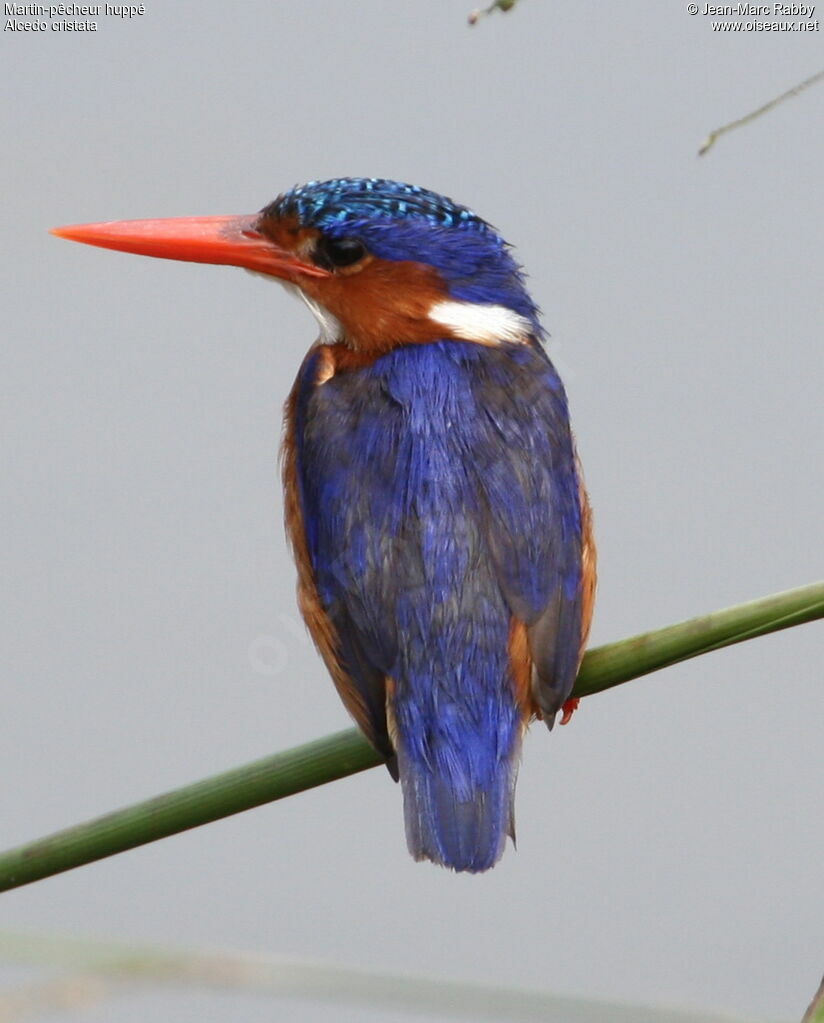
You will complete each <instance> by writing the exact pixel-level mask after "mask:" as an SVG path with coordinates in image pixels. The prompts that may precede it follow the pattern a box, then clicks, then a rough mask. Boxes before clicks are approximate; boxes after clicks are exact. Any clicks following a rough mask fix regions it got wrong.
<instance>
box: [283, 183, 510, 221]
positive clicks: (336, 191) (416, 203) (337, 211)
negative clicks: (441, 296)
mask: <svg viewBox="0 0 824 1023" xmlns="http://www.w3.org/2000/svg"><path fill="white" fill-rule="evenodd" d="M264 212H265V213H267V214H269V215H270V216H284V215H285V214H293V215H295V216H297V218H298V219H299V220H300V222H301V223H302V224H305V225H307V226H312V227H317V228H320V230H327V229H330V228H334V227H335V225H337V224H339V223H341V222H342V221H351V220H356V219H360V218H362V217H373V216H375V214H376V213H377V214H381V213H384V214H386V215H387V216H388V217H391V218H396V219H398V220H400V219H404V220H405V219H406V218H418V219H424V220H427V221H428V222H429V223H430V224H433V225H438V226H442V227H461V228H466V229H467V230H470V231H477V232H481V233H485V232H488V231H489V232H492V231H493V228H491V227H490V225H489V224H487V222H486V221H485V220H481V218H480V217H478V216H477V215H476V214H474V213H473V212H472V210H469V209H467V208H466V207H465V206H459V205H458V204H457V203H455V202H453V201H452V200H451V199H447V198H446V197H445V196H442V195H438V193H437V192H431V191H429V189H426V188H420V187H419V186H418V185H406V184H404V183H403V182H400V181H388V180H387V179H385V178H332V180H331V181H309V182H307V184H305V185H299V186H298V187H296V188H293V189H291V190H290V191H288V192H284V193H283V194H282V195H279V196H278V197H277V199H275V201H274V202H273V203H271V204H270V205H269V206H267V207H266V209H265V210H264Z"/></svg>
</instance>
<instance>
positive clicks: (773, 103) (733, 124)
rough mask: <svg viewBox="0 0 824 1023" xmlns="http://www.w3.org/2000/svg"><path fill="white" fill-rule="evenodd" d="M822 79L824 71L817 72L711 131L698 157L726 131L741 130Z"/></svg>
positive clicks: (708, 149) (706, 151)
mask: <svg viewBox="0 0 824 1023" xmlns="http://www.w3.org/2000/svg"><path fill="white" fill-rule="evenodd" d="M822 79H824V71H819V72H818V73H817V74H814V75H813V76H812V77H811V78H805V79H804V81H803V82H799V83H798V85H794V86H793V87H792V89H787V91H786V92H782V93H781V95H780V96H776V97H775V98H774V99H771V100H770V101H769V102H768V103H765V104H764V105H763V106H762V107H759V108H758V109H757V110H752V111H751V112H750V113H749V114H745V115H744V116H743V117H739V118H738V119H737V120H735V121H730V122H729V124H724V125H722V126H721V127H720V128H716V129H715V130H714V131H711V132H710V133H709V135H707V137H706V138H705V139H704V141H703V142H702V143H701V148H700V149H699V150H698V155H699V156H704V155H705V154H706V153H708V152H709V151H710V149H711V148H712V147H713V146H714V145H715V143H716V141H717V140H718V139H719V138H720V137H721V136H722V135H726V134H727V132H728V131H732V130H733V129H734V128H741V127H743V126H744V125H745V124H749V123H750V121H754V120H755V119H756V117H760V116H761V115H762V114H766V113H767V112H768V111H770V110H772V109H773V108H775V107H777V106H778V104H779V103H783V102H784V100H787V99H792V97H793V96H797V95H798V94H799V93H800V92H803V91H804V90H805V89H809V87H810V86H811V85H815V83H816V82H820V81H822Z"/></svg>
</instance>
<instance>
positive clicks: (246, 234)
mask: <svg viewBox="0 0 824 1023" xmlns="http://www.w3.org/2000/svg"><path fill="white" fill-rule="evenodd" d="M259 219H260V218H259V214H252V215H251V216H248V217H175V218H173V219H169V220H119V221H112V222H109V223H103V224H73V225H70V226H69V227H53V228H52V230H51V233H52V234H56V235H57V236H58V237H59V238H68V239H70V240H71V241H73V242H83V243H84V244H86V245H98V246H100V247H101V248H103V249H118V250H119V251H120V252H135V253H137V254H138V255H141V256H157V257H159V258H160V259H182V260H186V261H187V262H190V263H219V264H222V265H227V266H241V267H243V268H244V269H246V270H257V271H259V272H260V273H265V274H271V275H272V276H273V277H281V278H284V279H285V280H290V281H297V280H299V279H300V277H328V276H329V273H328V272H327V271H326V270H323V269H321V268H320V267H318V266H314V265H313V264H312V263H305V262H304V261H303V260H301V259H299V258H298V257H297V256H296V255H295V254H294V253H293V252H287V251H286V250H285V249H282V248H280V247H279V246H277V245H275V243H274V242H273V241H271V240H270V239H269V238H267V237H266V236H265V235H263V234H261V233H260V232H259V231H258V230H257V223H258V221H259Z"/></svg>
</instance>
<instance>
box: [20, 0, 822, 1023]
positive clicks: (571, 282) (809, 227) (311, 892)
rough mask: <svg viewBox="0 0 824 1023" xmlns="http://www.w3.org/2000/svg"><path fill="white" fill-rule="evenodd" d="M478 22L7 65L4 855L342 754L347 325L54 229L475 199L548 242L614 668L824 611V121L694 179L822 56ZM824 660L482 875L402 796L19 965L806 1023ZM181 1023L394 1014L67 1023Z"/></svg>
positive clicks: (88, 917) (757, 661) (39, 913)
mask: <svg viewBox="0 0 824 1023" xmlns="http://www.w3.org/2000/svg"><path fill="white" fill-rule="evenodd" d="M471 3H472V0H448V2H435V0H414V2H408V3H401V2H388V0H361V2H359V3H330V2H329V0H325V2H321V0H302V2H300V3H298V2H295V3H287V2H285V0H277V2H272V0H265V2H257V0H248V2H245V3H242V4H237V5H230V4H218V3H204V2H201V3H194V2H191V3H186V2H178V3H171V2H166V3H161V2H159V0H154V2H152V0H150V2H149V3H148V4H147V13H146V14H145V15H144V16H143V17H141V18H136V19H134V20H133V21H131V22H130V23H121V22H119V21H118V20H117V19H114V18H109V19H101V22H100V29H99V31H98V32H97V33H96V34H94V35H91V34H89V35H86V34H84V35H81V34H76V35H68V34H63V33H60V34H58V33H56V32H51V31H50V32H47V33H46V34H43V35H12V34H9V33H4V34H2V37H1V41H0V46H2V94H3V111H2V114H3V128H2V137H3V139H4V146H3V155H4V164H5V166H4V172H3V197H2V229H3V243H2V246H1V248H2V260H3V267H2V279H3V282H4V287H3V291H4V299H3V321H4V344H3V355H2V367H1V368H0V386H1V387H2V390H3V392H4V395H3V423H2V456H3V469H2V481H3V482H2V486H3V501H2V509H3V521H2V526H1V527H0V543H2V555H3V561H4V585H3V600H4V605H5V607H4V610H3V613H2V629H3V651H4V661H5V671H4V679H5V687H4V697H3V711H2V716H0V777H2V778H3V783H2V795H0V845H2V846H3V847H6V846H9V845H12V844H16V843H18V842H22V841H25V840H28V839H31V838H34V837H37V836H39V835H40V834H42V833H46V832H48V831H52V830H54V829H56V828H58V827H63V826H66V825H69V824H72V823H75V822H77V821H79V820H82V819H85V818H88V817H90V816H94V815H96V814H98V813H101V812H103V811H106V810H109V809H113V808H115V807H117V806H121V805H124V804H127V803H129V802H131V801H134V800H137V799H140V798H143V797H146V796H149V795H152V794H154V793H156V792H159V791H163V790H165V789H168V788H171V787H174V786H177V785H180V784H183V783H185V782H188V781H192V780H195V779H198V778H200V777H202V776H205V775H208V774H210V773H213V772H216V771H219V770H222V769H225V768H228V767H231V766H234V765H236V764H239V763H243V762H245V761H248V760H251V759H254V758H256V757H259V756H264V755H266V754H267V753H269V752H271V751H275V750H278V749H280V748H284V747H288V746H291V745H294V744H296V743H299V742H302V741H304V740H308V739H312V738H315V737H317V736H321V735H324V734H326V733H328V732H331V731H334V730H337V729H339V728H341V727H345V726H346V725H347V723H348V719H347V718H346V716H345V712H344V711H343V709H342V707H341V706H340V704H339V702H338V700H337V697H336V695H335V693H334V690H333V688H332V685H331V683H330V682H329V680H328V678H327V677H326V673H325V670H324V668H323V667H322V664H321V662H320V660H319V658H318V657H317V655H316V654H315V653H314V651H313V649H312V647H311V644H310V643H309V641H308V640H307V639H306V638H305V636H304V633H303V629H302V625H300V623H299V619H298V617H297V615H296V612H295V604H294V573H293V569H292V565H291V560H290V557H289V554H288V551H287V548H286V544H285V540H284V537H283V530H282V525H281V497H280V484H279V479H278V474H277V470H276V460H275V456H276V451H277V445H278V437H279V429H280V415H281V405H282V402H283V400H284V398H285V396H286V394H287V391H288V388H289V386H290V384H291V381H292V378H293V376H294V373H295V371H296V368H297V366H298V363H299V361H300V359H301V356H302V354H303V352H304V351H305V349H306V348H307V347H308V345H309V344H310V343H311V341H312V340H313V338H314V336H315V326H314V323H313V322H312V320H311V319H310V317H309V315H308V313H307V312H306V311H305V310H304V309H303V308H302V307H301V306H300V305H299V304H298V303H296V302H294V301H293V300H292V299H290V298H289V297H288V296H286V295H285V294H283V293H281V292H280V291H279V290H278V289H276V288H270V287H267V286H266V285H265V284H264V283H262V282H261V281H260V280H259V279H255V278H252V277H250V276H248V275H245V274H243V273H240V272H237V271H232V270H228V269H225V268H213V267H202V266H189V265H184V264H173V263H168V262H161V261H154V260H148V259H138V258H136V257H127V256H123V255H119V254H114V253H106V252H103V251H96V250H93V249H88V248H83V247H80V246H72V245H69V244H68V243H66V242H62V241H59V240H57V239H55V238H52V237H50V236H49V235H48V234H47V233H46V229H47V228H48V227H50V226H53V225H56V224H65V223H76V222H82V221H90V220H107V219H118V218H132V217H147V216H173V215H193V214H206V213H246V212H252V211H254V210H255V209H258V208H259V207H260V206H262V205H263V204H264V203H266V202H267V201H269V200H270V199H272V198H273V197H274V196H275V195H276V194H277V193H278V192H279V191H281V190H283V189H285V188H288V187H290V186H291V185H293V184H295V183H298V182H302V181H305V180H308V179H310V178H324V177H330V176H335V175H344V174H349V175H381V176H388V177H397V178H400V179H402V180H408V181H412V182H416V183H419V184H423V185H426V186H428V187H431V188H435V189H437V190H439V191H442V192H444V193H446V194H448V195H451V196H453V197H455V198H456V199H459V200H461V201H463V202H465V203H467V204H469V205H471V206H472V207H474V208H475V209H476V210H477V211H478V212H479V213H481V214H482V215H483V216H485V217H486V218H487V219H489V220H491V221H492V222H493V223H495V224H496V225H497V226H498V227H499V228H500V230H501V232H502V233H503V234H504V236H505V237H506V238H508V239H509V240H510V241H511V242H512V243H513V244H514V245H515V246H516V248H517V252H518V255H519V257H520V259H521V260H522V261H523V263H524V264H525V265H526V267H527V268H528V270H529V273H530V277H531V285H532V289H533V291H534V294H535V297H536V299H537V300H538V302H539V303H540V304H541V306H542V308H543V310H544V319H545V323H546V325H547V327H548V329H549V331H550V332H551V335H552V339H551V353H552V355H553V358H554V359H555V361H556V363H557V364H558V366H559V368H560V369H561V371H562V373H563V375H564V378H565V381H566V384H567V388H568V391H569V394H570V400H571V405H572V411H573V417H574V424H575V428H576V432H577V436H578V442H579V447H580V451H581V455H582V458H583V461H584V465H585V469H586V474H587V480H588V483H589V486H590V490H591V494H592V498H593V502H594V506H595V512H596V516H597V536H598V540H599V547H600V569H601V584H600V593H599V601H598V606H597V611H596V617H595V626H594V632H593V641H594V642H595V643H601V642H606V641H609V640H614V639H618V638H621V637H623V636H625V635H629V634H631V633H633V632H637V631H642V630H645V629H648V628H652V627H656V626H659V625H665V624H669V623H670V622H673V621H677V620H679V619H682V618H685V617H689V616H691V615H694V614H699V613H702V612H705V611H709V610H712V609H715V608H718V607H722V606H725V605H728V604H732V603H736V602H739V601H742V600H747V599H751V598H754V597H758V596H761V595H764V594H767V593H770V592H773V591H776V590H781V589H785V588H788V587H791V586H795V585H800V584H802V583H805V582H809V581H812V580H813V579H815V578H817V577H819V576H820V575H821V574H822V572H821V568H822V564H821V562H822V558H821V542H820V532H821V519H822V484H821V465H822V456H823V455H824V451H823V450H822V433H823V431H822V427H824V406H823V405H822V401H821V393H822V384H823V383H824V361H822V351H823V350H824V349H822V343H821V325H822V314H824V273H823V272H822V237H824V213H823V212H822V204H821V192H822V186H821V174H822V171H821V168H822V165H824V133H822V123H823V122H824V86H820V87H818V88H817V89H813V90H811V91H809V92H808V93H806V94H805V95H803V96H802V97H800V98H798V99H796V100H793V101H792V102H791V103H788V104H786V105H784V106H783V107H781V108H780V109H779V110H777V111H776V112H775V113H773V114H772V115H770V116H768V117H766V118H764V119H762V120H761V121H759V122H757V123H756V124H754V125H752V126H750V127H748V128H746V129H743V130H741V131H740V132H737V133H735V134H732V135H730V136H728V137H727V138H724V139H722V140H721V141H720V142H719V143H718V145H717V147H716V149H715V150H714V151H713V152H712V153H711V154H710V155H709V156H708V157H706V158H704V159H703V160H698V159H697V158H696V155H695V153H696V149H697V147H698V145H699V143H700V141H701V140H702V138H703V137H704V136H705V135H706V134H707V132H708V131H709V129H711V128H713V127H716V126H717V125H718V124H720V123H722V122H723V121H726V120H729V119H731V118H733V117H736V116H740V115H741V114H743V113H745V112H746V111H748V110H750V109H752V108H753V107H754V106H756V105H758V104H759V103H761V102H763V101H765V100H766V99H768V98H769V97H771V96H772V95H774V94H776V93H777V92H780V91H781V90H783V89H785V88H787V87H789V86H790V85H792V84H794V83H795V82H797V81H799V80H800V79H802V78H804V77H806V76H808V75H810V74H812V73H814V72H815V71H817V70H818V69H819V68H820V66H821V65H822V63H824V32H819V33H812V34H789V33H781V34H775V33H771V32H770V33H768V32H761V33H758V34H755V33H748V34H719V33H716V32H713V31H712V27H711V21H712V19H711V18H709V17H704V16H701V15H699V16H696V17H690V16H689V15H688V14H687V11H686V4H684V3H681V2H677V3H673V2H667V3H661V2H660V0H656V2H652V0H650V2H643V3H642V2H626V3H621V4H607V3H604V2H577V3H574V4H573V3H550V2H539V0H533V2H524V3H523V4H522V5H521V6H520V7H519V8H518V9H517V10H516V11H515V12H513V13H512V14H509V15H507V16H506V17H503V16H496V17H494V18H490V19H489V20H487V21H486V22H485V23H483V24H482V25H480V26H479V27H477V28H475V29H473V30H470V29H469V28H467V27H466V25H465V16H466V13H467V11H468V9H469V7H470V6H471ZM817 13H818V14H821V15H824V11H821V12H817ZM762 20H763V19H762ZM821 641H822V631H821V628H820V626H817V625H813V626H806V627H803V628H801V629H796V630H791V631H789V632H786V633H783V634H781V635H778V636H774V637H771V638H767V639H762V640H758V641H756V642H753V643H750V644H745V645H742V646H739V647H736V648H733V649H731V650H727V651H724V652H721V653H719V654H716V655H713V656H710V657H706V658H702V659H700V660H696V661H693V662H691V663H687V664H684V665H681V666H680V667H677V668H674V669H671V670H669V671H667V672H665V673H663V674H658V675H654V676H650V677H648V678H647V679H644V680H640V681H637V682H634V683H631V684H629V685H626V686H622V687H620V688H618V689H617V690H614V691H612V692H610V693H608V694H605V695H602V696H598V697H594V698H592V699H590V700H588V701H586V702H585V703H584V705H583V706H582V708H581V710H580V711H579V713H578V715H577V716H576V718H575V721H574V723H573V724H572V726H570V727H569V728H566V729H561V730H557V731H556V732H555V733H553V735H552V736H551V737H550V736H549V735H548V734H547V733H546V731H545V729H543V728H540V727H539V728H535V729H533V732H532V733H531V735H530V736H529V738H528V741H527V742H526V747H525V752H524V760H523V767H522V771H521V777H520V785H519V793H518V823H519V848H518V850H517V852H515V851H513V850H512V849H511V848H510V849H509V850H508V851H507V853H506V855H505V857H504V859H503V861H502V862H501V864H500V865H499V866H498V867H497V868H496V869H495V870H494V871H493V872H492V873H491V874H488V875H485V876H482V877H466V876H455V875H452V874H449V873H447V872H445V871H441V870H438V869H436V868H434V867H432V866H429V865H423V864H415V863H413V862H412V861H411V860H410V859H409V857H408V856H407V853H406V849H405V844H404V837H403V823H402V813H401V801H400V791H399V790H398V789H397V788H396V787H395V786H394V785H393V784H392V783H391V782H390V780H389V778H388V776H387V775H386V773H385V772H384V771H382V770H379V771H372V772H368V773H367V774H365V775H361V776H359V777H357V778H354V779H349V780H347V781H345V782H342V783H338V784H335V785H332V786H327V787H325V788H323V789H321V790H317V791H314V792H311V793H308V794H304V795H302V796H300V797H297V798H294V799H290V800H286V801H284V802H282V803H279V804H275V805H272V806H269V807H264V808H262V809H259V810H256V811H253V812H250V813H247V814H245V815H242V816H239V817H236V818H233V819H230V820H227V821H223V822H221V823H219V824H216V825H212V826H210V827H207V828H202V829H199V830H197V831H194V832H190V833H188V834H186V835H183V836H180V837H176V838H173V839H170V840H167V841H164V842H162V843H158V844H156V845H153V846H150V847H148V848H144V849H141V850H138V851H135V852H131V853H127V854H125V855H122V856H119V857H117V858H114V859H111V860H109V861H106V862H103V863H100V864H97V865H93V866H90V867H87V868H83V869H81V870H78V871H75V872H73V873H70V874H66V875H63V876H61V877H57V878H54V879H51V880H48V881H45V882H42V883H40V884H37V885H35V886H33V887H29V888H25V889H22V890H20V891H16V892H12V893H10V894H7V895H5V896H3V897H2V912H1V913H0V926H2V927H14V928H19V929H33V930H41V931H45V932H49V933H56V934H62V933H78V934H91V935H95V936H100V937H111V938H121V939H128V940H141V941H149V942H155V941H156V942H166V943H175V942H180V943H184V944H195V945H206V946H217V947H223V946H225V947H231V948H248V949H254V950H260V951H262V952H266V953H271V954H282V955H285V956H296V957H310V958H318V959H323V960H333V961H337V962H341V963H344V964H352V965H359V966H369V967H376V968H383V969H387V970H408V971H414V972H425V973H432V974H436V975H442V976H449V977H455V978H465V979H475V980H483V981H489V982H493V983H501V984H513V985H519V986H527V987H537V988H542V989H546V990H550V991H557V992H562V993H570V994H581V995H588V996H593V997H603V998H607V999H611V1000H621V999H625V1000H635V1001H647V1002H664V1003H669V1004H680V1005H685V1006H693V1007H697V1008H701V1007H704V1008H717V1009H724V1010H728V1011H730V1012H735V1013H740V1014H751V1015H754V1016H763V1017H768V1016H772V1017H775V1018H778V1019H787V1020H792V1019H798V1018H800V1016H801V1014H802V1012H803V1009H804V1006H805V1005H806V1002H807V1001H808V1000H809V998H810V997H811V996H812V993H813V990H814V989H815V986H816V984H817V983H818V979H819V976H820V972H821V969H822V966H824V941H822V930H821V920H822V917H824V912H822V911H823V910H824V905H822V903H824V899H822V886H821V859H822V848H824V821H822V813H821V804H822V789H821V782H820V766H821V726H822V701H821V645H822V644H821ZM11 976H12V975H11V974H9V977H10V978H11ZM9 982H10V981H9ZM147 1012H151V1013H152V1014H154V1015H155V1017H156V1018H158V1019H174V1020H176V1021H180V1020H188V1019H192V1020H194V1019H198V1020H203V1019H225V1018H237V1017H241V1018H243V1019H248V1020H258V1019H259V1020H271V1019H272V1018H284V1019H286V1018H290V1019H296V1018H297V1019H305V1020H311V1021H314V1020H318V1021H326V1020H348V1019H350V1018H351V1019H353V1020H354V1019H358V1018H362V1014H360V1013H357V1014H356V1013H354V1012H353V1013H352V1014H351V1016H350V1015H349V1014H347V1013H346V1012H341V1011H338V1010H335V1009H329V1008H324V1007H322V1006H317V1007H315V1006H311V1005H309V1006H307V1005H299V1006H296V1005H294V1004H290V1003H285V1002H284V1003H278V1002H270V1001H266V1000H261V999H253V998H243V997H239V996H238V997H235V996H211V995H206V994H204V995H203V996H199V995H195V996H186V997H183V996H180V995H177V996H171V995H167V994H163V993H159V994H157V995H150V996H145V997H143V998H141V999H135V1000H133V1001H131V1002H118V1003H116V1004H113V1005H106V1004H104V1005H102V1006H96V1007H95V1006H93V1007H91V1008H89V1009H85V1010H77V1011H76V1012H74V1013H69V1014H66V1015H65V1016H63V1017H61V1018H63V1019H76V1020H78V1021H81V1020H83V1021H85V1020H93V1021H103V1020H118V1021H120V1020H123V1021H132V1020H135V1021H136V1020H143V1019H145V1017H146V1014H147ZM375 1018H378V1017H377V1016H376V1017H375ZM380 1018H382V1019H393V1018H394V1017H391V1016H389V1015H387V1013H385V1012H382V1013H381V1014H380ZM398 1019H399V1020H400V1019H401V1017H400V1016H399V1017H398Z"/></svg>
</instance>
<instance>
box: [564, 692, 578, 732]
mask: <svg viewBox="0 0 824 1023" xmlns="http://www.w3.org/2000/svg"><path fill="white" fill-rule="evenodd" d="M580 702H581V697H580V696H573V697H571V698H570V699H569V700H567V701H566V703H565V704H564V705H563V707H561V715H562V716H561V724H562V725H568V724H569V723H570V721H571V720H572V715H573V714H574V713H575V711H576V710H577V709H578V704H579V703H580Z"/></svg>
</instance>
